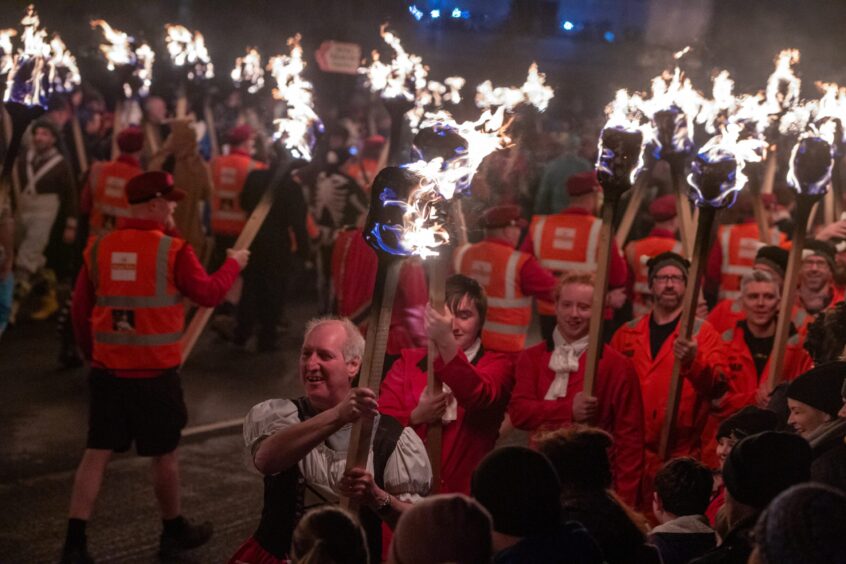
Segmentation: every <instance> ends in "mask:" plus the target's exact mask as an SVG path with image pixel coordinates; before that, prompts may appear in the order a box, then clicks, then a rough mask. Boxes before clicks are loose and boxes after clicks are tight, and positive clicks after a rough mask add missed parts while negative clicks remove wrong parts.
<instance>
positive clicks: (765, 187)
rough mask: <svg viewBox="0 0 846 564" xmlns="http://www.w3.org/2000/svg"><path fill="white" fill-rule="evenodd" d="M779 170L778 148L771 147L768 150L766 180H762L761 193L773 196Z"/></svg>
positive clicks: (765, 169) (765, 168)
mask: <svg viewBox="0 0 846 564" xmlns="http://www.w3.org/2000/svg"><path fill="white" fill-rule="evenodd" d="M777 169H778V146H777V145H770V146H769V148H768V149H767V160H766V161H765V163H764V178H763V180H761V193H762V194H772V193H773V186H774V185H775V176H776V170H777Z"/></svg>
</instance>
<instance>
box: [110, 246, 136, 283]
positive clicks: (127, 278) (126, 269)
mask: <svg viewBox="0 0 846 564" xmlns="http://www.w3.org/2000/svg"><path fill="white" fill-rule="evenodd" d="M137 266H138V253H112V280H116V281H119V282H135V276H136V267H137Z"/></svg>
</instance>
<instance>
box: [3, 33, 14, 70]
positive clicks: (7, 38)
mask: <svg viewBox="0 0 846 564" xmlns="http://www.w3.org/2000/svg"><path fill="white" fill-rule="evenodd" d="M17 34H18V32H17V31H15V30H14V29H0V74H7V73H8V72H9V71H10V70H12V68H13V67H14V66H15V62H14V47H12V38H13V37H14V36H16V35H17Z"/></svg>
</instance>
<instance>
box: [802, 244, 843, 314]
mask: <svg viewBox="0 0 846 564" xmlns="http://www.w3.org/2000/svg"><path fill="white" fill-rule="evenodd" d="M834 253H835V250H834V247H833V246H832V245H831V244H830V243H827V242H825V241H819V240H817V239H811V240H809V241H807V242H805V247H804V248H803V249H802V268H801V270H800V271H799V290H798V295H797V301H798V303H799V305H801V306H802V308H804V309H805V311H807V312H808V313H809V314H811V315H816V314H818V313H820V312H821V311H823V310H824V309H826V308H827V307H829V306H831V305H834V304H836V303H837V302H841V301H843V289H842V288H839V287H837V286H836V285H835V284H834V271H835V266H834Z"/></svg>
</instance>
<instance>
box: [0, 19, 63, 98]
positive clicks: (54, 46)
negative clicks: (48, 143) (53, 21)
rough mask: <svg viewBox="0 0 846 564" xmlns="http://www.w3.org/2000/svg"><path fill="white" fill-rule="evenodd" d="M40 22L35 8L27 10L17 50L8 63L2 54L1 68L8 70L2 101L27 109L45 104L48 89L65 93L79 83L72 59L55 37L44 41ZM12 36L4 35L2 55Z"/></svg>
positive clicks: (22, 20)
mask: <svg viewBox="0 0 846 564" xmlns="http://www.w3.org/2000/svg"><path fill="white" fill-rule="evenodd" d="M40 23H41V22H40V20H39V18H38V14H37V13H36V11H35V8H34V7H33V6H32V5H30V6H28V7H27V10H26V14H25V15H24V17H23V19H21V25H22V26H23V28H24V29H23V33H22V34H21V47H20V48H18V52H17V53H15V54H14V55H12V56H11V63H10V62H9V60H8V59H6V56H7V55H5V54H4V61H3V65H4V68H5V67H8V76H7V78H6V92H5V94H4V96H3V100H4V101H6V102H9V101H11V102H17V103H19V104H24V105H27V106H32V105H40V106H46V105H47V98H48V96H49V95H50V91H51V89H56V90H58V91H60V92H67V91H69V90H71V89H72V88H73V87H74V86H76V85H78V84H79V83H80V77H79V70H78V69H77V66H76V59H74V57H73V55H71V53H70V52H69V51H68V50H67V48H66V47H65V44H64V43H63V42H62V40H61V38H60V37H59V36H58V35H54V36H53V38H52V39H50V41H47V40H46V38H47V32H46V31H45V30H43V29H38V27H39V25H40ZM12 35H13V34H10V33H7V34H6V40H7V43H8V44H7V45H2V48H3V50H4V53H5V51H6V48H7V47H9V48H10V51H11V42H10V41H8V39H9V38H10V37H11V36H12Z"/></svg>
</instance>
